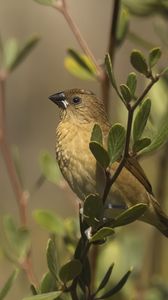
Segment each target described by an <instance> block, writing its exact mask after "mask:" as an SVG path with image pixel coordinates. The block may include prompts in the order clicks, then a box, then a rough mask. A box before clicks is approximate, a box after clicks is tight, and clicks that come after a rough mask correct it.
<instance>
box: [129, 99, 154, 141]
mask: <svg viewBox="0 0 168 300" xmlns="http://www.w3.org/2000/svg"><path fill="white" fill-rule="evenodd" d="M150 110H151V100H150V99H149V98H148V99H146V100H145V101H144V102H143V103H142V105H141V106H140V107H139V110H138V112H137V114H136V116H135V120H134V124H133V140H134V143H135V142H136V141H138V140H139V139H140V138H141V136H142V134H143V131H144V129H145V126H146V123H147V120H148V117H149V114H150Z"/></svg>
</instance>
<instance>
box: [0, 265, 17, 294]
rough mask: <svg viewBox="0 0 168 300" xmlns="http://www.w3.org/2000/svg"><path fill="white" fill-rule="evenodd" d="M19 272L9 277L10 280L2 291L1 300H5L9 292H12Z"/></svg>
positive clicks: (0, 292) (0, 290)
mask: <svg viewBox="0 0 168 300" xmlns="http://www.w3.org/2000/svg"><path fill="white" fill-rule="evenodd" d="M17 275H18V270H15V271H13V272H12V274H11V275H10V276H9V278H8V280H7V281H6V283H5V284H4V286H3V288H2V289H0V300H3V299H4V298H5V297H6V295H7V294H8V292H9V291H10V289H11V287H12V285H13V283H14V281H15V279H16V278H17Z"/></svg>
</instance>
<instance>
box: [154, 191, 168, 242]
mask: <svg viewBox="0 0 168 300" xmlns="http://www.w3.org/2000/svg"><path fill="white" fill-rule="evenodd" d="M150 197H151V200H152V204H153V208H154V211H155V214H156V217H157V220H156V222H155V224H153V225H155V226H156V227H157V229H158V230H159V231H160V232H161V233H162V234H163V235H164V236H166V237H168V216H167V215H166V214H165V213H164V212H163V210H162V208H161V206H160V204H159V203H158V202H157V200H156V199H155V198H154V197H153V196H152V195H150Z"/></svg>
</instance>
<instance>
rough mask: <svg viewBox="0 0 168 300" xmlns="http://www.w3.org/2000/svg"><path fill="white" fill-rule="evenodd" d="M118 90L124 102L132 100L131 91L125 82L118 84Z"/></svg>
mask: <svg viewBox="0 0 168 300" xmlns="http://www.w3.org/2000/svg"><path fill="white" fill-rule="evenodd" d="M120 91H121V95H122V96H123V98H124V100H125V101H126V102H130V101H131V100H132V95H131V91H130V89H129V87H128V86H127V85H126V84H120Z"/></svg>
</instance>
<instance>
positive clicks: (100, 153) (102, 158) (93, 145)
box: [89, 142, 110, 169]
mask: <svg viewBox="0 0 168 300" xmlns="http://www.w3.org/2000/svg"><path fill="white" fill-rule="evenodd" d="M89 148H90V151H91V152H92V154H93V155H94V157H95V159H96V160H97V162H98V163H99V164H100V166H101V167H102V168H104V169H106V168H107V167H108V165H109V163H110V158H109V155H108V153H107V151H106V150H105V149H104V148H103V147H102V146H101V145H100V144H99V143H97V142H90V143H89Z"/></svg>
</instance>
